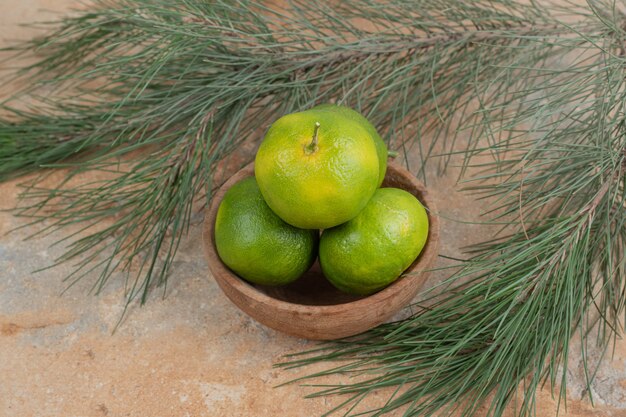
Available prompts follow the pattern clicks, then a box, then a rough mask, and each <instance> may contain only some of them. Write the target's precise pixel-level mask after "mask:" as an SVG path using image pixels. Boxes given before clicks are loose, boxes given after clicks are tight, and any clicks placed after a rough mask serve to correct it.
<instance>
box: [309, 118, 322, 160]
mask: <svg viewBox="0 0 626 417" xmlns="http://www.w3.org/2000/svg"><path fill="white" fill-rule="evenodd" d="M319 130H320V122H315V130H314V131H313V140H312V141H311V143H309V144H308V145H307V147H306V150H307V152H308V153H312V152H315V151H316V150H317V134H318V132H319Z"/></svg>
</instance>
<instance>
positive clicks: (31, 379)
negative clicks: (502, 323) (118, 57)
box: [0, 0, 626, 417]
mask: <svg viewBox="0 0 626 417" xmlns="http://www.w3.org/2000/svg"><path fill="white" fill-rule="evenodd" d="M78 4H79V1H77V0H47V1H46V0H0V46H5V45H8V44H10V42H12V41H14V40H17V39H25V38H27V37H29V36H31V35H32V34H33V33H35V32H34V29H32V28H27V27H21V26H18V25H19V24H21V23H29V22H33V21H36V20H41V19H44V20H45V19H49V18H50V17H52V16H53V14H55V13H67V12H68V10H69V8H70V7H71V6H74V5H78ZM10 90H11V88H10V87H8V88H6V87H5V88H4V89H2V90H0V98H2V97H5V96H6V95H7V94H10ZM59 175H61V174H59ZM90 175H91V174H89V173H87V174H86V175H85V177H84V178H83V179H84V180H85V181H87V180H90V179H93V177H90ZM94 175H95V174H94ZM454 179H455V177H454V175H449V176H446V177H443V178H438V179H435V180H434V182H432V183H431V184H429V186H430V187H431V188H432V190H434V195H435V198H436V199H437V203H438V205H439V207H440V209H441V212H442V214H444V215H445V217H452V218H462V219H471V218H476V216H478V214H479V213H480V207H478V206H477V204H476V203H475V202H474V201H472V200H471V199H470V198H469V197H468V196H466V195H461V194H460V193H458V192H456V191H454ZM22 180H23V179H22ZM19 182H20V180H16V181H11V182H8V183H4V184H1V185H0V209H8V208H11V207H13V206H14V205H15V202H16V196H17V194H18V191H19V187H18V184H19ZM23 224H24V221H23V220H22V219H17V218H15V217H12V216H11V215H10V214H9V213H7V212H5V211H0V416H7V417H8V416H42V417H44V416H138V417H139V416H142V417H144V416H171V417H179V416H180V417H183V416H206V417H221V416H224V417H236V416H241V417H258V416H289V417H292V416H293V417H299V416H302V417H308V416H316V415H321V414H322V413H323V412H324V411H326V410H328V409H330V408H331V407H332V406H333V404H338V402H339V401H340V399H339V398H318V399H304V398H303V397H304V395H306V394H308V393H311V392H312V390H311V388H307V387H301V386H299V385H289V386H286V387H280V388H275V386H276V385H277V384H279V383H282V382H285V381H287V380H289V379H291V378H294V377H298V376H300V375H304V374H305V372H306V373H308V372H312V371H314V370H315V369H320V368H321V367H313V368H309V369H307V370H292V371H279V370H277V369H274V368H273V367H272V365H273V364H274V363H275V362H277V361H279V360H280V359H281V357H282V356H283V355H285V354H288V353H292V352H297V351H300V350H303V349H306V348H310V347H313V346H314V345H315V344H314V343H313V342H308V341H305V340H299V339H296V338H292V337H289V336H285V335H282V334H280V333H277V332H275V331H273V330H270V329H267V328H265V327H263V326H262V325H259V324H257V323H256V322H254V321H253V320H251V319H250V318H248V317H247V316H245V315H244V314H243V313H241V312H240V311H239V310H237V308H235V307H234V306H233V305H232V304H231V303H230V302H229V301H228V299H226V297H225V296H224V295H223V294H222V293H221V291H220V290H219V288H218V287H217V285H216V284H215V282H214V281H213V280H212V279H211V277H210V276H209V273H208V270H207V266H206V262H205V260H204V258H203V254H202V249H201V248H202V245H201V230H200V229H201V227H200V224H199V223H198V224H196V225H194V226H193V227H192V228H191V231H190V233H189V235H188V236H187V237H186V238H185V240H184V242H183V243H182V245H181V248H180V251H179V255H178V258H177V261H176V263H175V265H174V267H173V269H172V277H171V279H170V284H169V286H168V289H167V292H166V293H165V294H164V296H162V295H163V294H162V293H160V292H159V291H156V292H154V293H153V295H152V297H151V298H150V299H149V301H148V303H147V304H146V305H145V306H143V307H138V306H136V305H133V306H131V309H130V311H129V313H128V314H127V316H126V319H125V321H124V322H123V323H122V325H121V326H120V327H119V328H118V329H117V331H116V332H113V330H114V328H115V325H116V323H117V321H118V319H119V318H120V314H121V312H122V311H123V308H124V302H125V301H124V288H123V285H122V282H121V280H114V281H112V282H111V284H110V285H108V286H107V287H106V289H105V290H104V292H103V293H102V294H101V295H99V296H93V295H89V291H90V288H91V285H92V284H93V282H90V281H89V279H87V280H84V281H81V282H79V283H78V284H77V285H75V286H73V287H71V288H70V289H68V290H66V288H67V283H66V282H63V277H65V276H66V274H67V273H68V272H69V271H70V266H69V265H63V266H61V267H58V268H55V269H50V270H45V271H43V272H39V273H33V271H34V270H37V269H40V268H42V267H45V266H47V265H49V264H50V263H51V262H52V260H53V259H54V258H55V257H56V256H58V255H60V254H61V253H62V250H63V248H62V246H53V247H51V246H50V245H51V244H52V243H54V242H56V241H57V240H58V238H59V237H60V236H59V235H51V236H47V237H43V238H37V239H31V240H25V238H26V237H28V236H29V235H30V234H32V233H33V232H35V231H37V230H38V229H36V228H34V227H27V228H23V229H21V230H19V231H17V232H13V233H9V234H7V232H8V231H9V230H12V229H14V228H15V227H18V226H21V225H23ZM484 236H488V231H486V230H484V229H481V228H479V227H478V226H473V225H462V224H459V223H452V222H449V221H446V220H445V219H444V220H443V224H442V248H441V253H443V254H447V255H453V254H457V253H459V248H460V247H463V246H466V245H467V244H468V243H471V242H472V241H474V240H478V239H480V238H481V237H484ZM439 278H440V277H438V276H435V277H433V280H437V279H439ZM572 354H573V356H572V358H571V360H570V366H569V370H568V380H569V392H568V403H567V404H568V405H567V410H565V411H564V410H563V408H561V414H560V415H562V416H572V417H579V416H624V415H626V360H625V358H626V343H625V342H624V341H623V340H619V341H618V342H617V345H616V350H615V356H614V357H613V359H612V360H607V361H604V362H603V365H602V366H601V367H600V369H599V371H598V376H597V378H596V382H595V383H594V386H593V393H594V398H595V401H596V403H595V406H596V408H592V406H591V405H590V404H589V402H588V400H586V399H585V396H584V392H583V387H584V379H583V378H584V372H583V369H582V366H581V362H580V355H579V354H578V352H572ZM590 355H591V356H592V357H593V356H594V355H595V356H597V355H599V352H594V351H593V350H592V351H590ZM336 380H337V379H336V378H334V379H333V381H336ZM328 381H330V379H329V380H318V381H317V382H320V383H323V382H328ZM581 398H583V399H581ZM538 399H539V401H538V407H539V408H538V415H540V416H551V415H555V411H556V405H555V404H556V403H555V400H554V399H553V398H552V397H551V395H550V393H549V392H548V391H541V392H539V393H538ZM384 400H385V396H384V393H380V394H376V395H373V396H371V397H370V398H369V400H368V404H370V405H375V404H380V403H381V402H383V401H384ZM397 415H398V416H399V415H401V413H397Z"/></svg>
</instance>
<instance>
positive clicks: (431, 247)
mask: <svg viewBox="0 0 626 417" xmlns="http://www.w3.org/2000/svg"><path fill="white" fill-rule="evenodd" d="M253 175H254V164H249V165H247V166H246V167H244V168H243V169H241V170H240V171H239V172H237V173H236V174H235V175H234V176H233V177H231V178H230V179H229V180H228V181H226V182H225V183H224V185H222V187H221V188H220V189H219V190H218V191H217V193H216V194H215V195H214V196H213V199H212V202H211V206H210V208H209V212H208V215H207V216H206V217H205V220H204V230H203V238H204V248H205V251H206V255H207V258H208V264H209V269H210V271H211V273H212V275H213V277H214V278H215V280H216V281H217V283H218V284H219V286H220V287H221V288H222V291H224V294H226V296H227V297H228V298H229V299H230V300H231V301H232V302H233V303H234V304H235V305H236V306H237V307H239V308H240V309H241V310H243V311H244V312H245V313H247V314H248V315H249V316H250V317H252V318H254V319H255V320H257V321H258V322H260V323H262V324H264V325H266V326H268V327H271V328H272V329H275V330H278V331H281V332H284V333H287V334H290V335H293V336H298V337H303V338H306V339H319V340H331V339H338V338H342V337H346V336H352V335H355V334H358V333H362V332H364V331H366V330H368V329H371V328H372V327H374V326H376V325H378V324H380V323H382V322H383V321H385V320H386V319H388V318H390V317H391V316H393V315H394V314H395V313H396V312H398V311H399V310H400V309H402V308H403V307H404V306H406V305H407V304H408V303H409V302H410V301H411V300H412V299H413V297H415V295H416V294H417V292H418V291H419V289H420V288H421V287H422V285H423V284H424V282H425V281H426V278H427V275H428V273H427V272H426V270H427V269H429V268H430V266H431V265H432V264H433V262H434V260H435V258H436V256H437V248H438V246H439V220H438V218H437V217H436V216H435V215H433V213H436V209H435V204H434V202H433V201H432V199H431V198H430V196H429V194H428V191H427V190H426V188H425V187H424V186H423V185H422V184H421V183H419V182H418V181H417V180H416V179H415V177H413V176H412V175H411V173H410V172H408V171H407V170H405V169H404V168H402V167H401V166H400V165H398V164H397V163H394V162H390V164H389V167H388V168H387V175H386V176H385V181H384V182H383V185H382V186H383V187H396V188H402V189H404V190H406V191H408V192H410V193H411V194H413V195H415V196H416V197H417V198H418V199H419V201H420V202H421V203H422V204H423V205H424V206H425V207H426V208H427V210H428V220H429V221H430V227H429V232H428V240H427V242H426V246H424V249H423V250H422V253H421V254H420V256H419V257H418V258H417V259H416V260H415V262H413V264H411V266H410V267H409V268H408V269H407V270H406V271H405V273H404V275H403V276H402V277H401V278H399V279H398V280H396V281H395V282H394V283H392V284H391V285H389V286H388V287H386V288H384V289H383V290H381V291H379V292H377V293H375V294H372V295H369V296H365V297H362V296H354V295H349V294H346V293H343V292H341V291H339V290H337V289H335V287H333V286H332V285H331V284H330V283H329V282H328V281H327V280H326V279H325V278H324V276H323V275H322V273H321V270H320V267H319V264H318V263H317V262H316V263H315V264H314V265H313V266H312V267H311V269H310V270H309V271H308V272H306V273H305V274H304V275H303V276H302V277H301V278H299V279H298V280H297V281H295V282H293V283H291V284H289V285H285V286H281V287H269V286H263V285H256V284H251V283H249V282H247V281H245V280H243V279H241V278H239V277H238V276H237V275H236V274H235V273H234V272H232V271H231V270H230V269H228V267H227V266H226V265H224V264H223V263H222V261H221V260H220V258H219V256H218V255H217V249H216V247H215V240H214V236H215V217H216V215H217V209H218V207H219V205H220V202H221V201H222V198H223V197H224V194H225V193H226V191H227V190H228V189H229V188H230V187H231V186H233V185H234V184H235V183H237V182H238V181H240V180H242V179H243V178H246V177H250V176H253Z"/></svg>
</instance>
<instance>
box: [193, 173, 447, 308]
mask: <svg viewBox="0 0 626 417" xmlns="http://www.w3.org/2000/svg"><path fill="white" fill-rule="evenodd" d="M390 166H391V167H393V169H394V170H396V171H398V172H399V174H400V175H402V176H403V177H405V178H408V179H409V181H410V182H411V183H412V185H413V186H414V187H415V188H417V189H418V190H419V193H420V195H421V198H420V199H419V201H420V203H421V204H422V205H423V206H424V208H426V213H427V215H428V221H429V230H428V238H427V240H426V245H425V246H424V249H423V250H422V252H421V253H420V254H419V256H418V257H417V258H416V259H415V261H413V263H412V264H411V265H410V266H409V267H408V268H407V269H406V270H405V272H403V273H402V275H401V276H400V278H398V279H397V280H396V281H394V282H393V283H391V284H390V285H388V286H387V287H385V288H383V289H382V290H380V291H378V292H376V293H374V294H371V295H368V296H364V297H362V298H359V299H356V300H353V301H347V302H342V303H337V304H328V305H315V304H298V303H294V302H290V301H285V300H281V299H278V298H274V297H271V296H269V295H267V294H266V293H264V292H263V291H261V290H259V289H258V288H256V287H255V286H254V285H252V284H250V283H248V282H247V281H246V280H244V279H243V278H240V277H239V276H238V275H237V274H235V273H234V272H233V271H231V270H230V269H229V268H228V267H227V266H226V265H225V264H224V263H223V262H222V260H221V259H220V257H219V255H218V254H217V248H216V246H215V239H214V236H215V234H214V233H215V219H216V216H217V210H218V208H219V205H220V203H221V201H222V198H223V197H224V194H225V193H226V191H228V189H229V188H230V187H232V186H233V185H234V184H235V183H237V182H238V181H240V180H242V179H244V178H247V177H250V176H254V162H251V163H249V164H247V165H245V166H244V167H243V168H241V169H240V170H239V171H237V172H236V173H235V174H233V175H232V176H231V177H230V178H229V179H228V180H227V181H226V182H224V183H223V184H222V185H221V186H220V187H219V189H218V190H217V191H216V192H215V193H214V194H213V197H212V198H211V203H210V206H209V210H208V212H207V214H206V216H205V219H204V224H203V231H202V237H203V239H202V240H203V243H204V247H205V253H206V254H207V257H208V260H207V263H208V266H209V269H210V271H211V274H212V275H213V278H214V279H215V280H216V281H217V282H218V284H219V285H220V286H221V285H222V284H221V282H220V281H221V280H222V279H223V280H226V281H228V284H229V285H230V286H231V287H233V289H234V290H235V291H238V292H240V293H242V295H244V296H245V297H247V298H249V299H251V300H254V301H255V302H258V303H261V304H264V305H267V304H271V305H272V307H273V308H276V309H279V310H284V311H292V312H297V313H300V314H319V313H320V312H321V311H323V312H324V313H325V314H333V313H340V312H344V311H345V310H346V309H352V308H356V307H365V306H366V305H369V304H371V303H380V302H384V301H385V300H386V299H388V298H393V296H394V294H397V293H398V292H400V291H403V290H409V289H410V288H411V284H412V282H410V281H411V279H418V278H419V275H420V274H422V273H423V272H428V270H427V269H426V268H423V269H420V270H417V271H415V269H416V268H418V267H419V266H420V265H426V266H427V267H428V266H430V265H431V263H432V261H433V260H434V258H435V257H436V256H437V248H438V244H439V218H438V215H436V213H437V208H436V205H435V203H434V201H433V200H432V198H431V196H430V194H429V192H428V189H427V188H426V186H424V185H423V184H422V183H421V182H419V181H418V180H417V178H415V176H413V174H411V173H410V172H409V171H408V170H406V169H405V168H404V167H403V166H401V165H400V164H398V163H397V162H395V161H389V163H388V165H387V167H388V168H389V167H390ZM406 271H408V274H406ZM411 273H413V274H414V276H413V277H411V276H410V275H411Z"/></svg>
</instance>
